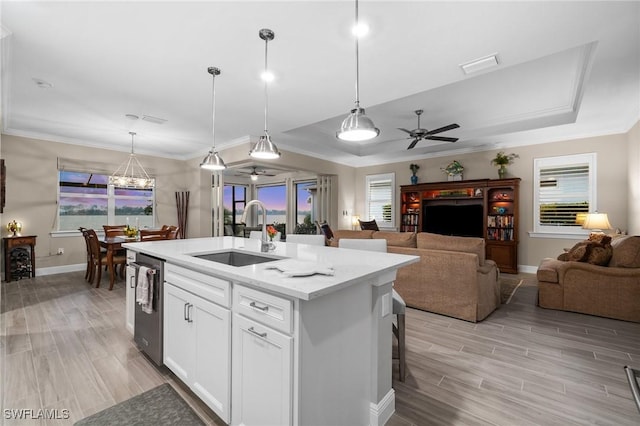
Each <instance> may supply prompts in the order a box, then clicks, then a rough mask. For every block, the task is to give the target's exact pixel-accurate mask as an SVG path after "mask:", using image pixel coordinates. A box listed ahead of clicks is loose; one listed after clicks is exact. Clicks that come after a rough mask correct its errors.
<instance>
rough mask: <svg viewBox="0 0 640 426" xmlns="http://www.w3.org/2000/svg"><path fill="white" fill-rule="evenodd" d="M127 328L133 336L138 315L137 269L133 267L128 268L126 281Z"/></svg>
mask: <svg viewBox="0 0 640 426" xmlns="http://www.w3.org/2000/svg"><path fill="white" fill-rule="evenodd" d="M126 286H127V289H126V293H125V294H126V296H125V303H126V305H127V306H126V308H127V312H126V327H127V330H128V331H129V333H131V334H133V328H134V327H135V315H136V268H134V267H133V266H127V281H126Z"/></svg>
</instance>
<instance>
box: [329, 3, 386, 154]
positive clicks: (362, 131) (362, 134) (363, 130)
mask: <svg viewBox="0 0 640 426" xmlns="http://www.w3.org/2000/svg"><path fill="white" fill-rule="evenodd" d="M356 28H359V25H358V0H356ZM358 53H359V52H358V35H356V107H355V108H354V109H352V110H351V113H350V114H349V115H348V116H347V118H345V119H344V121H343V122H342V126H340V130H338V131H337V132H336V137H337V138H338V139H340V140H343V141H350V142H360V141H367V140H369V139H373V138H375V137H376V136H378V135H379V134H380V130H379V129H377V128H376V126H375V125H374V124H373V121H371V119H370V118H369V117H367V116H366V115H365V114H364V108H360V81H359V80H360V76H359V74H360V63H359V58H358Z"/></svg>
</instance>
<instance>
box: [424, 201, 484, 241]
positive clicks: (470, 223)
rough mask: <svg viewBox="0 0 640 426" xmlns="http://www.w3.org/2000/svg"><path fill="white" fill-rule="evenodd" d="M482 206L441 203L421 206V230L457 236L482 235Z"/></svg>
mask: <svg viewBox="0 0 640 426" xmlns="http://www.w3.org/2000/svg"><path fill="white" fill-rule="evenodd" d="M482 209H483V207H482V205H479V204H442V205H431V206H430V205H428V204H425V205H424V206H423V208H422V211H423V213H422V214H423V216H422V231H423V232H431V233H433V234H441V235H456V236H459V237H480V238H482V237H483V225H484V219H483V211H482Z"/></svg>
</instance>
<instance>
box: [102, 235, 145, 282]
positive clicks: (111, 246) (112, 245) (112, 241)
mask: <svg viewBox="0 0 640 426" xmlns="http://www.w3.org/2000/svg"><path fill="white" fill-rule="evenodd" d="M134 241H137V238H136V237H125V236H124V235H117V236H115V237H106V236H105V237H104V239H101V240H100V247H103V248H105V249H106V250H107V268H109V288H113V283H114V281H115V277H116V274H115V268H114V265H113V254H114V253H115V252H117V251H118V250H123V248H122V244H123V243H131V242H134Z"/></svg>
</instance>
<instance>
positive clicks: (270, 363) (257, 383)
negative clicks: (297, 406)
mask: <svg viewBox="0 0 640 426" xmlns="http://www.w3.org/2000/svg"><path fill="white" fill-rule="evenodd" d="M292 341H293V339H292V338H291V337H290V336H286V335H284V334H281V333H279V332H277V331H275V330H273V329H271V328H269V327H265V326H263V325H261V324H260V323H257V322H255V321H252V320H249V319H247V318H245V317H243V316H240V315H238V314H234V317H233V384H232V392H233V407H232V409H233V415H232V417H231V419H232V424H234V425H248V426H250V425H290V424H292V407H291V399H292V370H293V366H292V362H291V360H292V349H293V348H292Z"/></svg>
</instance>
